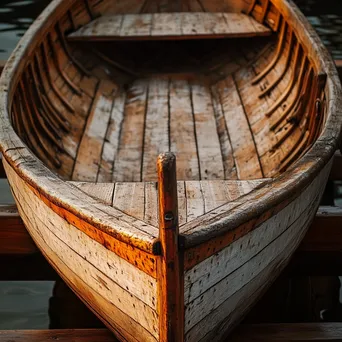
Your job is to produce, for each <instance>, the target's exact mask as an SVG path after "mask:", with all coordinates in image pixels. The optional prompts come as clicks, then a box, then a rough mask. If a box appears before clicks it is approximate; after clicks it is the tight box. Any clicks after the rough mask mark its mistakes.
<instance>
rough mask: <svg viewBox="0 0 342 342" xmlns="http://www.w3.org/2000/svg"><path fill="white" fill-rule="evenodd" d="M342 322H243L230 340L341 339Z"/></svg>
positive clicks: (236, 341) (234, 341)
mask: <svg viewBox="0 0 342 342" xmlns="http://www.w3.org/2000/svg"><path fill="white" fill-rule="evenodd" d="M341 339H342V323H279V324H278V323H275V324H241V325H239V326H238V327H237V328H236V330H235V331H234V333H233V334H232V335H231V336H230V338H229V341H231V342H239V341H265V342H266V341H274V342H276V341H341Z"/></svg>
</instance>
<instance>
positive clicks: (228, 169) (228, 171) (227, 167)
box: [212, 87, 237, 179]
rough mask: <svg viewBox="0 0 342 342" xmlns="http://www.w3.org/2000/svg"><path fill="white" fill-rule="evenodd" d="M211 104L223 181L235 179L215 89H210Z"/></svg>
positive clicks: (227, 138) (223, 119)
mask: <svg viewBox="0 0 342 342" xmlns="http://www.w3.org/2000/svg"><path fill="white" fill-rule="evenodd" d="M212 103H213V108H214V115H215V120H216V126H217V133H218V136H219V140H220V145H221V154H222V162H223V167H224V179H236V178H237V174H236V167H235V161H234V158H233V149H232V146H231V143H230V138H229V134H228V129H227V125H226V120H225V117H224V112H223V109H222V105H221V100H220V95H219V93H218V91H217V89H216V87H212Z"/></svg>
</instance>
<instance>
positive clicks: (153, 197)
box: [144, 182, 158, 227]
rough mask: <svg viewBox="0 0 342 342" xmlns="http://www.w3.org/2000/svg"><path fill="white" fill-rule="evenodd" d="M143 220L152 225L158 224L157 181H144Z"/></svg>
mask: <svg viewBox="0 0 342 342" xmlns="http://www.w3.org/2000/svg"><path fill="white" fill-rule="evenodd" d="M144 221H145V222H147V223H149V224H150V225H152V226H155V227H157V226H158V183H155V182H146V183H145V213H144Z"/></svg>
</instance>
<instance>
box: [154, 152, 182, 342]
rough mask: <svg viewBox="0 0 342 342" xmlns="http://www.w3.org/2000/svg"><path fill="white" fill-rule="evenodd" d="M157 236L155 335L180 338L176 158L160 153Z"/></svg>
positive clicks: (180, 313)
mask: <svg viewBox="0 0 342 342" xmlns="http://www.w3.org/2000/svg"><path fill="white" fill-rule="evenodd" d="M157 170H158V203H159V239H160V243H161V252H162V253H161V254H162V255H161V257H160V259H159V260H158V270H159V274H158V296H159V301H158V302H159V334H160V340H161V341H180V342H182V341H184V278H183V275H184V272H183V253H182V251H181V250H180V248H179V243H180V241H179V226H178V225H179V222H178V203H177V178H176V157H175V155H174V154H173V153H170V152H168V153H163V154H160V155H159V157H158V160H157Z"/></svg>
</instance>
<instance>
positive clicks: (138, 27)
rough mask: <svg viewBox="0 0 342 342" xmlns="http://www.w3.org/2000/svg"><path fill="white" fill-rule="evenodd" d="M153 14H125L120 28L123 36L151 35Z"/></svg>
mask: <svg viewBox="0 0 342 342" xmlns="http://www.w3.org/2000/svg"><path fill="white" fill-rule="evenodd" d="M151 25H152V14H151V13H148V14H139V15H136V14H125V15H124V16H123V21H122V25H121V30H120V36H122V37H139V36H149V35H150V33H151Z"/></svg>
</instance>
